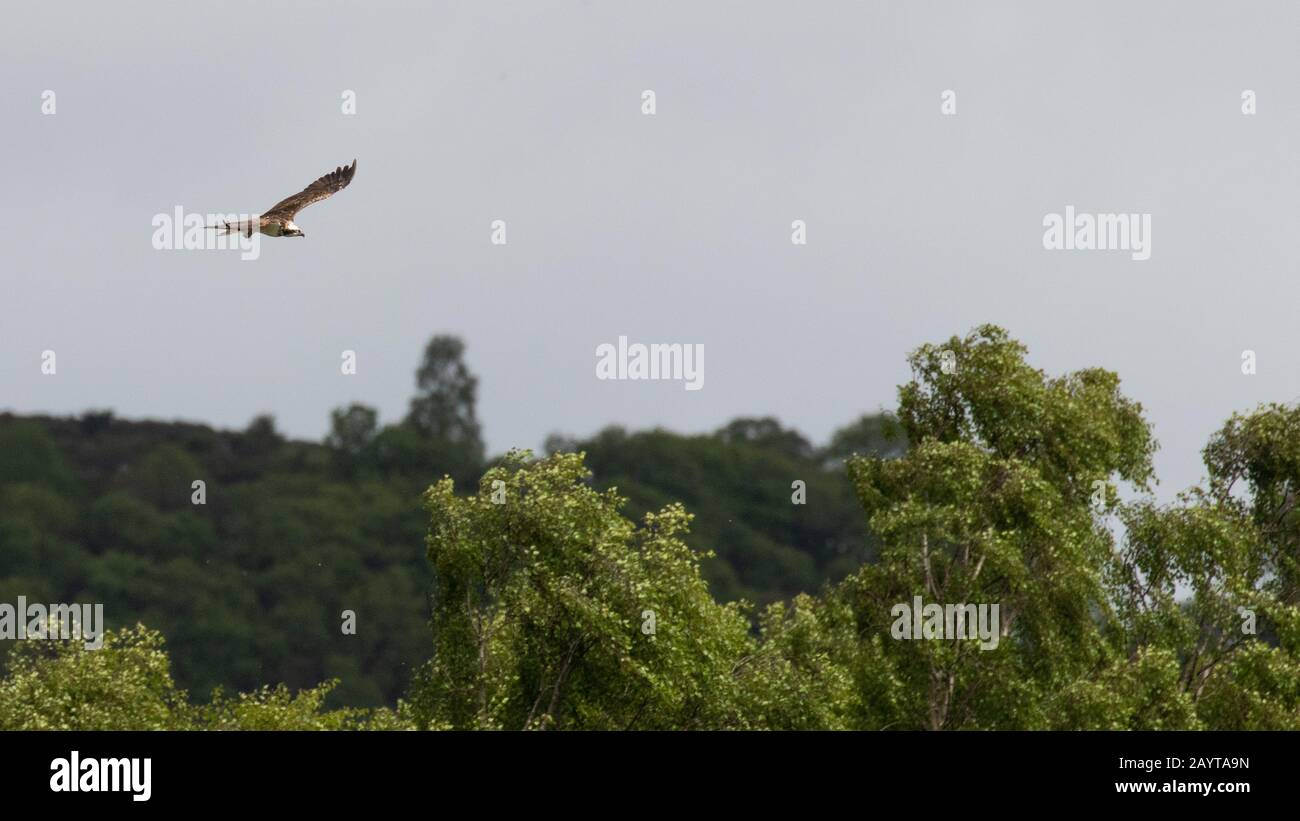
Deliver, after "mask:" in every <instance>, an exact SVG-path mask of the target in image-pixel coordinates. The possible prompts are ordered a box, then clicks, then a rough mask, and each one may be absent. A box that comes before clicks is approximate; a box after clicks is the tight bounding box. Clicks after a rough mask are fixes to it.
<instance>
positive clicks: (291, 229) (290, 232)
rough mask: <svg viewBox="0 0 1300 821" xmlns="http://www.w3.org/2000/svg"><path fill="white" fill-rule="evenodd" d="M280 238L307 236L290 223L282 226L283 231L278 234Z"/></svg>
mask: <svg viewBox="0 0 1300 821" xmlns="http://www.w3.org/2000/svg"><path fill="white" fill-rule="evenodd" d="M280 236H282V237H305V236H307V235H306V234H304V233H303V232H302V229H301V228H299V227H298V226H296V225H294V224H293V223H292V222H291V223H288V224H287V225H285V226H284V229H283V230H282V231H281V232H280Z"/></svg>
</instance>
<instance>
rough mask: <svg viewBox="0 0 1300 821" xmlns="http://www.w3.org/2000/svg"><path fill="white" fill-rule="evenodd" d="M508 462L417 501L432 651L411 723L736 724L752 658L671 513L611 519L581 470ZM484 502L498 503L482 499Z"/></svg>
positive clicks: (578, 460) (612, 510)
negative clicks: (638, 521)
mask: <svg viewBox="0 0 1300 821" xmlns="http://www.w3.org/2000/svg"><path fill="white" fill-rule="evenodd" d="M527 457H528V454H527V453H526V452H524V453H512V454H511V455H510V456H508V457H507V458H506V459H505V460H504V462H503V464H501V465H500V466H498V467H494V468H492V469H491V470H489V471H488V472H487V473H486V474H485V475H484V477H483V482H482V484H481V486H480V490H479V492H478V494H477V495H474V496H470V497H458V496H456V495H455V492H454V488H453V486H452V483H451V481H450V480H443V481H442V482H439V483H438V484H437V485H435V486H433V487H431V488H430V489H429V491H428V493H427V494H426V496H425V503H426V505H427V507H428V510H429V513H430V526H429V538H428V554H429V560H430V562H431V563H432V564H433V568H434V578H435V585H434V596H433V632H434V646H435V653H434V657H433V659H432V660H431V661H430V662H429V664H428V665H427V666H426V667H425V668H424V670H423V671H422V674H421V676H420V677H419V679H418V683H417V685H416V688H415V690H414V694H413V696H412V703H413V706H414V712H415V715H416V717H417V720H418V721H419V722H420V723H421V724H422V725H436V724H446V725H448V726H451V727H456V728H480V729H485V728H508V729H546V728H557V729H632V728H635V729H654V728H665V729H667V728H675V729H689V728H708V727H731V726H743V725H744V717H743V716H742V715H741V714H740V712H739V709H738V704H739V700H738V699H739V689H738V688H739V682H740V680H741V678H740V676H739V675H738V674H737V671H738V670H739V669H740V668H741V667H742V666H743V664H742V662H743V659H744V658H745V657H746V656H747V655H749V654H751V653H752V652H753V650H754V641H753V639H752V638H751V637H750V635H749V632H748V627H749V625H748V622H747V620H746V619H745V617H744V615H743V614H742V612H741V611H740V609H739V607H738V606H737V605H727V606H723V605H719V604H717V603H716V602H714V600H713V599H712V597H711V596H710V595H709V593H708V589H707V587H706V586H705V584H704V582H703V581H702V580H701V578H700V576H699V559H698V557H697V556H696V555H695V554H694V553H693V552H692V551H691V550H690V548H688V547H687V546H686V544H685V543H684V542H683V541H682V535H683V534H684V532H685V530H686V527H687V523H688V522H689V519H690V517H689V515H688V514H687V513H686V512H685V511H684V510H683V509H682V508H681V507H680V506H676V505H673V506H669V507H667V508H665V509H664V510H662V511H660V512H659V513H653V514H647V515H646V516H645V518H644V521H643V523H642V525H641V526H640V527H637V526H636V525H634V524H633V523H632V522H631V521H629V520H627V519H626V518H624V517H623V516H622V515H621V514H620V513H619V510H620V508H621V506H622V504H623V502H622V500H621V499H620V498H619V497H618V495H617V494H616V493H615V492H614V491H612V490H611V491H605V492H603V493H601V492H597V491H595V490H593V489H592V488H590V487H588V486H587V484H586V480H587V478H588V473H587V471H586V468H585V467H584V466H583V463H582V457H581V456H580V455H575V454H558V455H555V456H552V457H550V458H549V459H546V460H543V461H539V462H528V461H527ZM494 495H495V497H496V500H497V501H494V500H493V497H494Z"/></svg>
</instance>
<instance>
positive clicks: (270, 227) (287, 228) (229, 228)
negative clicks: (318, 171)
mask: <svg viewBox="0 0 1300 821" xmlns="http://www.w3.org/2000/svg"><path fill="white" fill-rule="evenodd" d="M355 173H357V161H356V160H353V161H352V165H340V166H339V167H338V168H336V169H334V170H333V171H331V172H329V173H328V174H326V175H325V176H323V177H321V178H320V179H318V180H316V182H314V183H312V184H311V185H309V186H307V187H306V188H304V189H302V190H301V191H299V192H298V193H297V194H294V195H293V196H292V197H285V198H284V199H282V200H280V201H279V202H277V203H276V204H275V205H272V206H271V208H270V209H269V210H267V211H266V212H265V213H263V214H262V215H261V216H260V217H259V218H258V219H256V220H240V221H238V222H230V221H228V220H227V221H223V223H222V224H221V225H209V226H208V227H209V228H219V229H221V233H222V234H232V233H240V234H243V235H244V236H247V237H251V236H252V235H253V231H254V230H256V231H257V232H259V233H262V234H266V235H267V236H268V237H305V236H307V235H306V234H304V233H303V232H302V229H301V228H299V227H298V226H297V225H294V223H293V218H294V215H296V214H297V213H298V212H299V211H301V210H302V209H304V208H306V207H307V206H309V205H311V204H312V203H316V202H320V201H321V200H324V199H329V198H330V197H332V196H334V194H336V193H338V192H339V191H342V190H343V189H344V188H347V187H348V183H350V182H352V175H353V174H355Z"/></svg>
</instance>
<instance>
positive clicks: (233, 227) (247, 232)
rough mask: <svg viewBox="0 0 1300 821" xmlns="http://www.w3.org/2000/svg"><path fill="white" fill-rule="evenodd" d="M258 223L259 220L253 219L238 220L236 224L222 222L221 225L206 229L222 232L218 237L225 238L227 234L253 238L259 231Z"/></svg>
mask: <svg viewBox="0 0 1300 821" xmlns="http://www.w3.org/2000/svg"><path fill="white" fill-rule="evenodd" d="M257 222H258V221H257V220H251V219H250V220H236V221H234V222H231V221H230V220H222V221H221V224H220V225H208V226H205V227H206V228H207V229H208V230H209V231H220V232H221V233H220V234H218V235H217V236H222V237H223V236H225V235H226V234H243V235H244V236H246V237H251V236H252V235H253V234H254V233H256V232H257V230H258V224H257Z"/></svg>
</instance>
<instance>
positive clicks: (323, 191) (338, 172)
mask: <svg viewBox="0 0 1300 821" xmlns="http://www.w3.org/2000/svg"><path fill="white" fill-rule="evenodd" d="M355 173H357V161H356V160H353V161H352V165H341V166H339V167H338V168H336V169H335V170H333V171H331V172H329V173H328V174H326V175H325V176H323V177H321V178H320V179H318V180H316V182H314V183H312V184H311V185H309V186H307V187H306V188H304V189H302V191H300V192H298V193H297V194H294V195H293V196H292V197H287V198H285V199H283V200H280V201H279V202H277V203H276V204H275V205H272V206H271V207H270V209H268V210H267V211H265V212H264V213H263V214H262V216H263V217H280V218H282V219H285V220H292V219H293V215H294V214H297V213H298V212H299V211H301V210H302V209H304V208H306V207H307V206H309V205H311V204H312V203H314V202H320V201H321V200H324V199H329V198H330V197H331V196H333V195H334V194H335V193H337V192H339V191H342V190H343V189H344V188H347V187H348V183H350V182H352V175H353V174H355Z"/></svg>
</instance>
